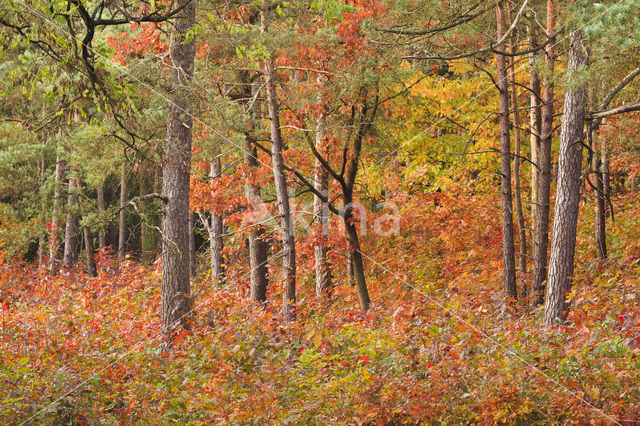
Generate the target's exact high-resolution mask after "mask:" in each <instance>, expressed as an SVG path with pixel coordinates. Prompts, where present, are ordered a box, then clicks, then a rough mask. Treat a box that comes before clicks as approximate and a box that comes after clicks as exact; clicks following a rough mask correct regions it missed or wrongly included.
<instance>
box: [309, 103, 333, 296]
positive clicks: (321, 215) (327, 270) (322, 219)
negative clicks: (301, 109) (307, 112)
mask: <svg viewBox="0 0 640 426" xmlns="http://www.w3.org/2000/svg"><path fill="white" fill-rule="evenodd" d="M326 125H327V117H326V115H325V113H324V112H323V113H322V114H320V117H319V118H318V123H317V126H316V149H317V150H318V152H320V153H321V154H323V155H326V151H327V150H326V149H325V146H324V145H325V143H324V137H325V133H326ZM314 188H315V190H316V191H318V192H319V193H320V194H322V195H323V196H324V197H328V196H329V187H328V182H327V171H326V170H325V168H324V167H323V166H322V164H321V163H320V160H318V159H317V158H316V164H315V178H314ZM313 210H314V216H315V218H316V220H317V227H316V232H317V233H318V235H317V236H318V239H317V242H316V244H315V247H314V254H315V267H316V296H317V297H320V298H325V297H329V296H330V292H331V267H330V265H329V261H328V259H327V253H328V248H327V245H326V244H327V238H328V237H329V209H328V207H327V206H326V203H325V202H324V201H322V199H321V198H320V197H318V196H317V195H314V197H313Z"/></svg>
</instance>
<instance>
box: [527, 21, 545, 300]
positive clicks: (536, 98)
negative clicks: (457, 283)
mask: <svg viewBox="0 0 640 426" xmlns="http://www.w3.org/2000/svg"><path fill="white" fill-rule="evenodd" d="M528 30H529V48H531V49H533V48H535V47H536V41H535V34H534V32H533V28H532V27H531V26H530V27H528ZM535 58H536V53H535V52H532V53H531V55H530V56H529V86H530V89H531V92H530V95H529V108H530V109H529V129H530V131H529V143H530V145H531V163H532V164H531V235H532V236H533V237H535V230H536V223H537V222H536V219H537V217H538V185H539V182H538V175H539V169H538V167H539V164H538V163H539V160H538V150H539V149H540V132H541V127H542V112H541V103H540V76H539V75H538V71H537V70H536V64H535ZM532 240H535V238H532ZM532 251H535V241H534V246H533V248H532ZM525 297H526V296H525Z"/></svg>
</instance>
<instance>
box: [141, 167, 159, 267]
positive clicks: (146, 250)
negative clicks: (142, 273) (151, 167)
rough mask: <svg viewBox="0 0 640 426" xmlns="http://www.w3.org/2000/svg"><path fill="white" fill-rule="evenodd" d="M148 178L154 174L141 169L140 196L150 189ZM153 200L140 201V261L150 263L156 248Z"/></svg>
mask: <svg viewBox="0 0 640 426" xmlns="http://www.w3.org/2000/svg"><path fill="white" fill-rule="evenodd" d="M150 179H154V175H153V174H151V175H148V174H147V173H146V170H144V169H143V171H142V175H141V176H140V183H139V189H140V196H141V197H142V196H144V195H147V194H148V193H149V189H150V186H151V185H150V182H149V181H150ZM153 192H156V191H153ZM152 206H153V202H152V201H150V200H141V201H140V211H141V212H142V214H141V218H140V219H141V222H140V247H141V252H142V261H143V262H144V263H151V262H152V261H153V256H154V252H155V250H156V243H157V241H156V231H155V229H154V226H155V218H156V216H155V212H154V209H153V207H152Z"/></svg>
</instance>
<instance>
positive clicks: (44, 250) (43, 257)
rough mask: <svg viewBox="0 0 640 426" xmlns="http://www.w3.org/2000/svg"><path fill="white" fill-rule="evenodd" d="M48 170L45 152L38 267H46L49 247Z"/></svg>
mask: <svg viewBox="0 0 640 426" xmlns="http://www.w3.org/2000/svg"><path fill="white" fill-rule="evenodd" d="M46 172H47V162H46V160H45V157H44V154H43V155H42V158H41V159H40V195H41V200H40V226H41V228H42V229H41V231H40V232H41V234H40V239H39V241H38V268H39V269H44V268H45V267H46V265H45V263H46V261H47V254H48V247H47V198H46V194H45V191H44V184H45V174H46Z"/></svg>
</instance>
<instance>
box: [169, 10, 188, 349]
mask: <svg viewBox="0 0 640 426" xmlns="http://www.w3.org/2000/svg"><path fill="white" fill-rule="evenodd" d="M176 6H177V7H178V8H182V10H181V11H180V12H179V13H178V14H177V15H176V19H175V21H174V23H173V29H172V32H171V42H170V47H169V52H170V58H171V73H170V76H169V85H170V98H169V99H170V100H169V111H168V115H167V138H166V141H165V145H164V159H163V161H164V164H163V173H162V194H163V195H164V196H165V197H166V199H167V202H166V203H165V206H164V207H165V209H164V211H165V217H164V220H163V231H164V232H163V239H162V246H163V250H162V253H163V256H162V289H161V293H162V295H161V299H162V330H163V333H164V338H165V342H166V344H167V345H171V344H172V343H173V340H174V338H175V336H176V333H177V331H178V330H179V328H180V327H182V328H185V329H189V328H190V321H189V313H190V311H191V294H190V293H191V288H190V287H191V283H190V275H189V264H190V262H189V232H190V230H189V175H190V171H191V141H192V125H193V116H192V115H191V110H192V102H193V100H192V81H191V80H192V77H193V62H194V56H195V43H194V41H193V40H190V41H188V42H186V40H185V38H186V37H187V33H188V32H189V31H190V30H191V29H192V28H193V26H194V24H195V14H196V5H195V2H193V1H191V0H177V1H176Z"/></svg>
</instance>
